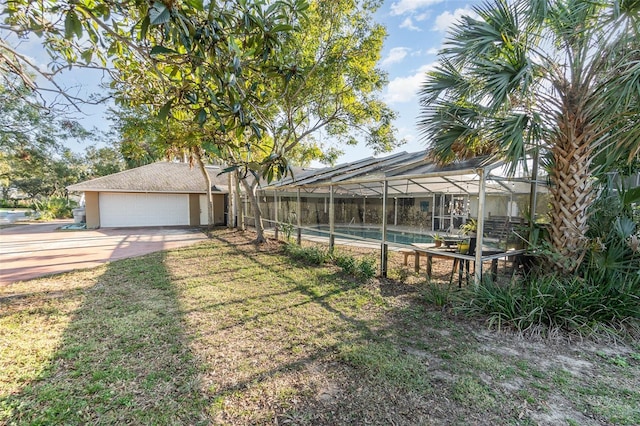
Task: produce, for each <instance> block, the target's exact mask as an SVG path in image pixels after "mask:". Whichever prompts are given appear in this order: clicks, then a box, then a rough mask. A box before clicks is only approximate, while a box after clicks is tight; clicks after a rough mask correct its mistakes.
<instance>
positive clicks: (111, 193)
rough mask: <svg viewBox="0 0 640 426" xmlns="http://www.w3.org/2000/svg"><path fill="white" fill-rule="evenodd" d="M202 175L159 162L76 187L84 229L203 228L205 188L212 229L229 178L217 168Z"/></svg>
mask: <svg viewBox="0 0 640 426" xmlns="http://www.w3.org/2000/svg"><path fill="white" fill-rule="evenodd" d="M205 170H206V172H207V174H208V175H209V180H208V181H207V180H206V179H205V178H204V175H203V173H202V170H201V169H199V168H198V167H191V166H190V165H189V164H188V163H175V162H169V161H161V162H158V163H152V164H147V165H145V166H140V167H136V168H134V169H128V170H124V171H122V172H119V173H114V174H111V175H107V176H102V177H99V178H95V179H91V180H88V181H85V182H80V183H76V184H74V185H70V186H68V187H67V189H68V190H69V192H77V193H83V195H84V203H85V226H86V227H87V228H88V229H96V228H100V227H104V228H126V227H131V228H132V227H136V228H137V227H144V226H204V225H207V224H208V222H209V203H208V201H207V185H209V184H210V185H211V191H212V193H213V195H212V198H213V200H212V201H213V206H212V207H213V209H212V224H213V225H218V224H223V223H225V218H226V208H227V203H226V199H227V198H226V197H227V194H228V193H229V191H228V188H227V185H226V183H227V182H228V179H229V177H228V175H226V174H224V173H222V169H221V167H220V166H214V165H208V166H206V167H205Z"/></svg>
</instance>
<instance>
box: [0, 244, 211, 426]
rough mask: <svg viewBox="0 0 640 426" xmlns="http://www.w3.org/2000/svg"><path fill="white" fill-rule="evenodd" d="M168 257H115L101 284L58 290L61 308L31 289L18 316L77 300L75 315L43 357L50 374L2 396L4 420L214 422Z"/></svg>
mask: <svg viewBox="0 0 640 426" xmlns="http://www.w3.org/2000/svg"><path fill="white" fill-rule="evenodd" d="M164 260H165V253H164V252H159V253H154V254H151V255H147V256H143V257H139V258H134V259H127V260H122V261H118V262H114V263H111V264H109V265H107V266H105V267H104V273H103V274H102V275H98V276H94V277H91V278H90V279H93V280H94V283H93V284H89V285H87V283H84V284H82V285H79V286H78V287H80V288H78V287H77V288H76V289H75V290H69V291H68V292H67V294H64V293H61V294H58V295H57V298H58V299H59V304H53V305H52V304H51V300H50V297H49V296H48V295H47V294H46V292H43V293H42V294H40V295H31V296H30V298H31V300H30V301H29V303H28V305H25V306H24V309H23V311H22V312H20V309H21V308H20V307H14V308H15V315H16V318H18V317H19V316H33V315H36V316H38V315H44V316H47V315H64V314H65V313H63V312H61V311H57V309H58V307H59V306H62V305H64V304H65V303H67V302H69V303H67V305H69V306H70V305H72V303H71V301H72V299H75V301H76V302H77V303H76V309H75V310H70V311H69V312H67V313H66V315H67V316H68V317H69V318H67V319H68V320H69V321H68V324H67V325H66V328H65V329H64V331H63V332H62V334H61V337H60V339H59V342H58V343H57V348H56V349H55V351H53V355H52V356H51V357H50V359H43V360H42V361H41V362H40V366H41V372H40V373H39V374H37V376H36V377H34V378H31V380H28V381H26V383H25V384H24V385H23V386H22V388H21V390H20V391H19V392H17V393H12V394H9V395H8V396H7V395H5V396H2V397H1V399H0V423H3V422H4V423H7V424H125V423H126V424H154V425H160V424H199V423H201V424H207V423H209V420H208V418H207V416H206V412H205V407H206V403H205V401H204V400H203V397H202V395H201V393H200V383H199V381H198V373H199V372H198V366H197V364H196V363H195V361H194V356H193V354H192V353H191V351H190V350H189V346H188V343H187V341H186V337H185V333H184V328H183V327H184V321H183V318H182V313H181V310H180V307H179V305H178V301H177V299H176V291H175V289H174V286H173V284H172V281H171V278H170V276H169V273H168V272H167V270H166V268H165V266H164ZM69 277H77V278H76V279H78V280H81V279H89V278H85V277H84V275H83V274H77V275H76V274H69V275H67V276H65V279H69ZM33 283H34V285H37V283H38V281H33ZM64 299H67V300H66V301H65V300H64ZM9 303H11V302H9ZM39 305H47V306H49V307H50V309H49V310H48V311H47V310H42V309H41V308H39ZM51 309H53V310H51ZM46 323H47V318H43V321H42V322H41V324H45V326H46ZM35 336H36V337H37V334H36V335H35ZM14 343H16V344H18V343H19V342H14ZM23 344H24V343H23ZM29 344H33V345H37V342H26V345H29ZM28 350H29V349H28V348H27V349H26V350H25V352H28ZM32 350H33V351H34V352H36V350H37V347H34V348H33V349H32ZM24 356H25V357H29V356H30V354H29V353H25V354H24ZM16 361H18V360H16Z"/></svg>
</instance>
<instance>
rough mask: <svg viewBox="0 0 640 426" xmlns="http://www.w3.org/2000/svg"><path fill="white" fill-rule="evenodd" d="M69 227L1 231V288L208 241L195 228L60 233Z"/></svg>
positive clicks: (48, 225)
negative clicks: (17, 282)
mask: <svg viewBox="0 0 640 426" xmlns="http://www.w3.org/2000/svg"><path fill="white" fill-rule="evenodd" d="M68 223H70V222H61V221H58V222H56V223H42V224H40V223H38V224H24V225H17V226H13V227H9V228H3V229H0V286H2V285H7V284H10V283H12V282H15V281H22V280H28V279H31V278H36V277H39V276H42V275H47V274H53V273H60V272H68V271H73V270H75V269H83V268H91V267H94V266H98V265H101V264H103V263H106V262H110V261H113V260H118V259H124V258H127V257H134V256H141V255H143V254H147V253H152V252H155V251H160V250H167V249H172V248H176V247H183V246H188V245H191V244H194V243H197V242H199V241H204V240H206V239H207V236H206V235H205V234H203V233H202V232H200V231H199V230H197V229H192V228H113V229H97V230H82V231H62V230H59V229H58V228H60V227H61V226H63V225H65V224H68Z"/></svg>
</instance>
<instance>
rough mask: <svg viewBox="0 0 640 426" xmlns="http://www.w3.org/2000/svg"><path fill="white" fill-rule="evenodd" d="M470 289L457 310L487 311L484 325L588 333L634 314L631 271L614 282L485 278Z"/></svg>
mask: <svg viewBox="0 0 640 426" xmlns="http://www.w3.org/2000/svg"><path fill="white" fill-rule="evenodd" d="M470 291H471V299H470V301H469V302H468V303H467V304H465V305H463V306H461V307H460V308H459V310H461V311H464V312H467V313H471V314H485V315H488V316H489V319H488V322H489V325H490V326H492V327H497V328H501V327H503V326H509V327H514V328H515V329H517V330H519V331H522V332H527V331H534V330H535V331H536V332H540V331H542V332H545V331H547V332H548V331H550V330H553V329H564V330H568V331H577V332H579V333H580V334H590V333H592V332H593V331H595V330H599V329H603V328H604V329H610V330H616V329H619V327H620V325H622V324H624V323H626V322H627V321H630V320H632V321H635V320H638V319H640V297H639V295H640V275H638V273H637V272H636V273H635V276H632V275H629V276H627V277H626V279H625V280H623V281H619V282H618V283H617V284H614V283H613V282H606V283H596V282H593V281H591V280H589V279H585V278H584V277H578V276H574V277H561V276H558V275H546V276H545V275H539V276H536V275H532V276H530V277H528V279H527V281H525V282H517V281H513V282H511V283H509V284H508V285H499V284H496V283H494V282H492V281H491V280H485V281H483V282H482V283H481V284H480V285H478V286H477V287H476V288H475V289H473V290H470Z"/></svg>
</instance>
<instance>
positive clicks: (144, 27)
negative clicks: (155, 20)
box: [140, 16, 151, 40]
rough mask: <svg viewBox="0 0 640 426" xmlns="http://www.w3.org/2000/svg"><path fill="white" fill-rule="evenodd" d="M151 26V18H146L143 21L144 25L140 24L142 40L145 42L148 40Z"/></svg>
mask: <svg viewBox="0 0 640 426" xmlns="http://www.w3.org/2000/svg"><path fill="white" fill-rule="evenodd" d="M149 24H151V19H149V16H145V17H144V19H143V20H142V23H141V24H140V40H144V39H146V38H147V32H148V31H149Z"/></svg>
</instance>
